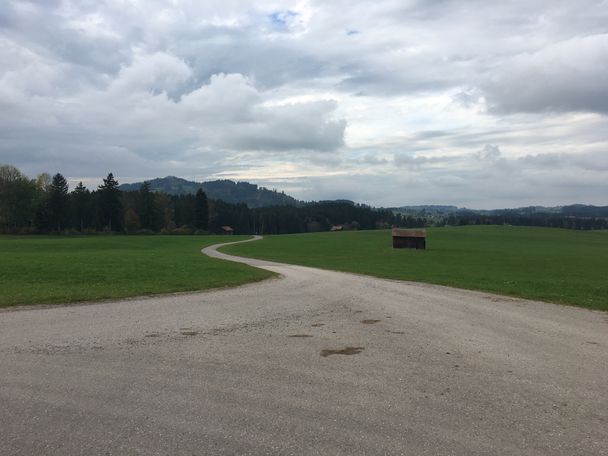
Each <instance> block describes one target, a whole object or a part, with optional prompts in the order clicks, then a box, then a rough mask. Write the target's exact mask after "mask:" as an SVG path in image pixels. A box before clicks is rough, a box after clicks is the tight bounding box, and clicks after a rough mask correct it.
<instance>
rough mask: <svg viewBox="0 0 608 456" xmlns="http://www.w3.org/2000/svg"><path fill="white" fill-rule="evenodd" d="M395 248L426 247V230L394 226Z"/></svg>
mask: <svg viewBox="0 0 608 456" xmlns="http://www.w3.org/2000/svg"><path fill="white" fill-rule="evenodd" d="M392 235H393V248H394V249H422V250H424V249H426V230H409V229H404V228H393V231H392Z"/></svg>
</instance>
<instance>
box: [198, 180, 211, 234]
mask: <svg viewBox="0 0 608 456" xmlns="http://www.w3.org/2000/svg"><path fill="white" fill-rule="evenodd" d="M194 199H195V206H194V226H195V228H197V229H199V230H206V229H208V228H209V204H208V202H207V195H205V192H203V190H202V189H200V188H199V189H198V191H197V192H196V196H195V198H194Z"/></svg>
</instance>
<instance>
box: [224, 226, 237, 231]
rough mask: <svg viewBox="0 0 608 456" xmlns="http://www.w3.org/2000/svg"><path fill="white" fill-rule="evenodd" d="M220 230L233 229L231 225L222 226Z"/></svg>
mask: <svg viewBox="0 0 608 456" xmlns="http://www.w3.org/2000/svg"><path fill="white" fill-rule="evenodd" d="M222 231H229V232H230V231H234V229H233V228H232V227H231V226H223V227H222Z"/></svg>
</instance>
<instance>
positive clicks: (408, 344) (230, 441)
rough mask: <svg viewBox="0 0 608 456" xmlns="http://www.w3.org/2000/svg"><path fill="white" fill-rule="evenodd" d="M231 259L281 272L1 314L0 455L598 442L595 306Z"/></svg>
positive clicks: (606, 436)
mask: <svg viewBox="0 0 608 456" xmlns="http://www.w3.org/2000/svg"><path fill="white" fill-rule="evenodd" d="M204 253H206V254H208V255H211V256H215V257H220V258H224V259H233V260H235V258H232V257H228V256H227V255H224V254H221V253H219V252H217V251H216V250H215V249H214V248H207V249H205V250H204ZM236 260H238V261H241V262H245V263H248V264H251V265H253V266H257V267H262V268H265V269H269V270H272V271H275V272H278V273H279V274H281V276H280V278H277V279H270V280H267V281H265V282H261V283H256V284H251V285H246V286H242V287H237V288H232V289H221V290H215V291H208V292H200V293H190V294H175V295H168V296H161V297H154V298H141V299H129V300H122V301H114V302H103V303H96V304H83V305H70V306H54V307H46V308H25V309H13V310H6V311H2V312H0V454H1V455H3V456H4V455H27V456H32V455H87V456H88V455H216V454H217V455H237V454H238V455H249V454H251V455H304V454H318V455H376V454H378V455H380V454H381V455H393V454H394V455H398V454H406V455H433V456H435V455H467V456H470V455H535V456H536V455H568V456H573V455H608V313H602V312H595V311H589V310H583V309H577V308H573V307H567V306H559V305H553V304H546V303H539V302H533V301H525V300H520V299H512V298H506V297H501V296H496V295H490V294H487V293H479V292H471V291H464V290H458V289H452V288H446V287H439V286H433V285H426V284H418V283H409V282H398V281H390V280H382V279H376V278H371V277H363V276H358V275H353V274H345V273H338V272H330V271H322V270H318V269H313V268H306V267H300V266H289V265H283V264H278V263H270V262H266V261H259V260H249V259H236Z"/></svg>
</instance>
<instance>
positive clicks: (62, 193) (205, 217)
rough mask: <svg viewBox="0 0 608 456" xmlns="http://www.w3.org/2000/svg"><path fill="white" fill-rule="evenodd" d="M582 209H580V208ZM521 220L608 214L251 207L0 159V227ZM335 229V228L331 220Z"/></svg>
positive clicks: (580, 220) (581, 222)
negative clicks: (94, 183) (36, 170)
mask: <svg viewBox="0 0 608 456" xmlns="http://www.w3.org/2000/svg"><path fill="white" fill-rule="evenodd" d="M579 212H580V211H579ZM505 224H506V225H521V226H545V227H555V228H568V229H582V230H590V229H607V228H608V218H607V217H590V216H586V215H585V214H583V215H565V214H559V213H532V214H522V213H520V212H516V211H509V210H505V211H501V212H499V213H496V214H483V213H479V212H475V211H467V210H462V211H458V212H456V213H451V214H444V215H438V214H429V213H425V212H424V211H422V212H418V213H415V212H414V213H408V214H404V213H399V212H396V211H393V210H389V209H384V208H373V207H370V206H367V205H364V204H356V203H353V202H351V201H344V200H337V201H319V202H310V203H302V204H298V205H292V204H290V205H277V206H265V207H253V208H252V207H249V206H248V205H247V204H245V203H227V202H225V201H223V200H221V199H211V198H207V195H206V194H205V192H204V191H203V190H202V188H199V189H198V190H197V192H196V193H195V194H190V193H187V194H177V195H171V194H168V193H165V192H162V191H153V190H152V189H151V186H150V183H149V182H144V183H143V184H142V185H140V186H139V188H138V189H137V190H133V191H122V190H121V189H120V188H119V182H118V181H117V179H116V178H115V177H114V175H113V174H112V173H110V174H108V175H107V176H106V178H104V179H103V182H102V184H101V185H99V186H98V187H97V189H95V190H93V191H90V190H89V189H87V188H86V187H85V186H84V185H83V183H82V182H80V183H79V184H78V185H77V186H76V187H75V188H74V189H72V190H70V189H69V186H68V182H67V180H66V179H65V177H64V176H63V175H61V174H60V173H57V174H55V175H54V176H52V177H51V176H50V175H49V174H46V173H43V174H40V175H39V176H37V177H36V178H35V179H30V178H28V177H27V176H25V175H24V174H23V173H21V172H20V171H19V170H18V169H17V168H15V167H14V166H10V165H3V166H0V232H1V233H10V234H47V233H61V234H79V233H81V234H93V233H104V232H105V233H127V234H152V233H162V234H207V233H223V232H225V231H226V230H225V229H224V228H223V227H230V229H231V230H232V231H230V230H228V231H229V232H231V233H232V232H233V233H235V234H287V233H306V232H316V231H328V230H330V229H332V227H339V229H345V230H355V229H362V230H369V229H384V228H390V227H393V226H400V227H425V226H446V225H450V226H459V225H505ZM334 229H335V228H334Z"/></svg>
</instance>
